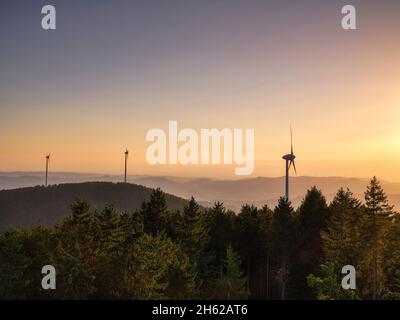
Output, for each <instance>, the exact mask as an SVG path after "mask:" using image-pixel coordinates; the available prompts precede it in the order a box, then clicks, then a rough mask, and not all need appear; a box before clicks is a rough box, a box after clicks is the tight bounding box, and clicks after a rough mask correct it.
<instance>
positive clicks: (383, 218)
mask: <svg viewBox="0 0 400 320" xmlns="http://www.w3.org/2000/svg"><path fill="white" fill-rule="evenodd" d="M365 205H366V208H367V234H368V235H369V241H368V246H369V248H370V251H371V284H372V290H371V291H372V299H373V300H376V299H377V298H379V294H380V291H381V290H382V288H381V280H382V279H381V278H380V274H379V273H380V269H381V267H382V265H381V263H382V255H381V253H382V252H381V249H382V239H383V236H384V234H385V232H386V231H387V228H388V226H389V222H390V220H389V217H390V216H391V215H392V213H393V212H392V210H393V207H392V206H390V205H389V203H388V200H387V196H386V194H385V192H384V191H383V189H382V186H381V185H380V182H379V181H378V179H377V178H376V177H373V178H372V179H371V181H370V184H369V186H368V187H367V191H366V192H365Z"/></svg>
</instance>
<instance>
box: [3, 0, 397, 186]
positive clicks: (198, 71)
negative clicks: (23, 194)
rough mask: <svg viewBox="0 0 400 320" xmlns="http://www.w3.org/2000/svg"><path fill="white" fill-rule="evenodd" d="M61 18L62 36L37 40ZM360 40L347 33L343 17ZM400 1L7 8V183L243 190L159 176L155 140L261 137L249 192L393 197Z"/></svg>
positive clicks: (199, 169) (221, 170)
mask: <svg viewBox="0 0 400 320" xmlns="http://www.w3.org/2000/svg"><path fill="white" fill-rule="evenodd" d="M46 4H52V5H54V6H55V8H56V12H57V16H56V17H57V29H56V30H52V31H44V30H43V29H42V28H41V19H42V14H41V8H42V6H43V5H46ZM346 4H352V5H354V6H355V8H356V10H357V30H351V31H349V30H343V29H342V28H341V19H342V14H341V8H342V6H343V5H346ZM399 33H400V1H397V0H390V1H389V0H383V1H382V0H380V1H378V0H362V1H350V0H346V1H339V0H338V1H336V0H331V1H317V0H305V1H289V0H274V1H267V0H213V1H207V0H201V1H200V0H189V1H188V0H185V1H184V0H179V1H178V0H167V1H165V0H163V1H161V0H159V1H154V0H146V1H121V0H113V1H104V0H103V1H102V0H96V1H94V0H85V1H83V0H81V1H77V0H62V1H61V0H47V1H22V0H12V1H9V0H5V1H1V2H0V171H40V170H43V167H44V159H45V155H46V154H47V153H51V166H50V167H51V170H53V171H69V172H93V173H110V174H111V173H112V174H118V173H121V174H122V172H123V168H124V163H123V159H124V158H123V157H124V154H123V153H124V151H125V148H126V147H127V148H128V149H129V150H130V157H129V173H130V174H154V175H176V176H196V177H217V178H218V177H220V178H232V179H235V178H238V177H237V176H235V175H234V170H233V169H232V167H231V166H221V165H208V166H207V165H189V166H182V165H177V166H172V165H158V166H151V165H149V164H148V163H147V162H146V158H145V154H146V149H147V147H148V146H149V142H146V140H145V136H146V132H147V131H148V130H150V129H152V128H162V129H164V130H167V128H168V121H169V120H177V121H178V127H179V128H180V129H183V128H193V129H195V130H200V129H202V128H219V129H223V128H231V129H233V128H242V129H247V128H252V129H254V132H255V169H254V173H253V176H282V175H284V173H285V172H284V162H283V160H282V159H281V157H282V155H284V154H286V153H288V152H289V151H290V134H289V126H290V124H291V125H292V127H293V135H294V136H293V139H294V141H293V142H294V152H295V154H296V157H297V158H296V167H297V171H298V175H300V176H305V175H307V176H347V177H348V176H351V177H371V176H372V175H377V176H378V177H380V178H381V179H384V180H388V181H393V182H400V166H399V164H400V59H399V57H400V40H399Z"/></svg>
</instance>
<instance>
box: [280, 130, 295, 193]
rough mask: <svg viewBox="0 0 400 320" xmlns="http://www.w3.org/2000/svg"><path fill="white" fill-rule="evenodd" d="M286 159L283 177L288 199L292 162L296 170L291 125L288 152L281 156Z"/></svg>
mask: <svg viewBox="0 0 400 320" xmlns="http://www.w3.org/2000/svg"><path fill="white" fill-rule="evenodd" d="M282 159H284V160H285V161H286V179H285V198H286V200H287V201H289V170H290V167H291V166H292V164H293V169H294V172H295V173H296V174H297V172H296V165H295V163H294V159H296V156H295V155H294V153H293V135H292V126H290V153H289V154H286V155H284V156H283V157H282Z"/></svg>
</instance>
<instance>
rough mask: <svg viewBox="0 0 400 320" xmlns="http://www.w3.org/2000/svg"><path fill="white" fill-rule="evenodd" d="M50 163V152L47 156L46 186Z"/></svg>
mask: <svg viewBox="0 0 400 320" xmlns="http://www.w3.org/2000/svg"><path fill="white" fill-rule="evenodd" d="M49 164H50V153H49V154H48V155H47V156H46V181H45V186H46V187H47V177H48V174H49Z"/></svg>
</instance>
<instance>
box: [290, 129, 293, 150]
mask: <svg viewBox="0 0 400 320" xmlns="http://www.w3.org/2000/svg"><path fill="white" fill-rule="evenodd" d="M290 152H291V154H293V134H292V125H290Z"/></svg>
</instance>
